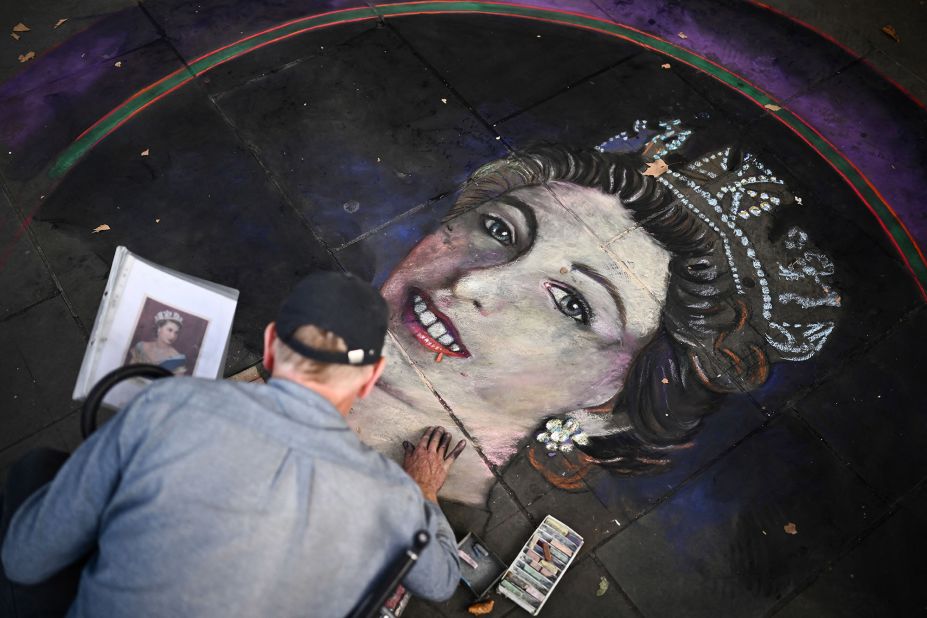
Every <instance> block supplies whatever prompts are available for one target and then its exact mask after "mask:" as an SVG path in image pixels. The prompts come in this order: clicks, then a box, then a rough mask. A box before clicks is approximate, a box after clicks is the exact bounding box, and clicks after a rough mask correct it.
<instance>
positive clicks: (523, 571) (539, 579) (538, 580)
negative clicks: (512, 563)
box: [515, 565, 550, 591]
mask: <svg viewBox="0 0 927 618" xmlns="http://www.w3.org/2000/svg"><path fill="white" fill-rule="evenodd" d="M515 572H516V573H518V574H519V575H521V576H523V577H525V578H527V579H528V581H531V582H533V583H534V585H535V586H537V587H538V589H539V590H542V591H546V590H547V589H548V588H550V581H549V580H548V579H547V578H546V577H544V576H543V575H541V574H540V573H538V572H537V571H535V570H534V569H532V568H530V567H528V566H527V565H517V566H516V567H515Z"/></svg>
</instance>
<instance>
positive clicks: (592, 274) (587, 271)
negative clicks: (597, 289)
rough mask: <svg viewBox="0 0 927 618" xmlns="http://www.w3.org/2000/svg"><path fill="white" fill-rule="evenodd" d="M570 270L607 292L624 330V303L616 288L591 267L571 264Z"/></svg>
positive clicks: (625, 316) (625, 318) (625, 315)
mask: <svg viewBox="0 0 927 618" xmlns="http://www.w3.org/2000/svg"><path fill="white" fill-rule="evenodd" d="M572 268H573V270H575V271H577V272H579V273H581V274H583V275H586V276H587V277H589V278H590V279H592V280H593V281H595V282H596V283H598V284H599V285H601V286H602V287H603V288H605V291H606V292H608V295H609V296H611V297H612V300H613V301H615V307H616V308H617V309H618V316H619V318H620V319H621V328H622V329H624V328H625V325H626V320H627V314H626V313H625V309H624V301H622V300H621V294H619V293H618V288H616V287H615V285H614V284H613V283H612V282H611V281H609V279H608V278H607V277H606V276H605V275H603V274H602V273H600V272H599V271H597V270H596V269H594V268H593V267H591V266H587V265H585V264H576V263H574V264H572Z"/></svg>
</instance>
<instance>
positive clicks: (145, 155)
mask: <svg viewBox="0 0 927 618" xmlns="http://www.w3.org/2000/svg"><path fill="white" fill-rule="evenodd" d="M150 150H151V149H150V148H146V149H145V150H143V151H142V156H143V157H147V156H148V153H149V152H150Z"/></svg>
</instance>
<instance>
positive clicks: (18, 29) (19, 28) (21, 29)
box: [13, 22, 29, 32]
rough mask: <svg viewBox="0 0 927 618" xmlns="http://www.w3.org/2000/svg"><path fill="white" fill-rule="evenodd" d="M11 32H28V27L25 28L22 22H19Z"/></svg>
mask: <svg viewBox="0 0 927 618" xmlns="http://www.w3.org/2000/svg"><path fill="white" fill-rule="evenodd" d="M13 32H29V26H27V25H26V24H24V23H23V22H19V23H18V24H16V25H15V26H13Z"/></svg>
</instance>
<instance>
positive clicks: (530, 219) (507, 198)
mask: <svg viewBox="0 0 927 618" xmlns="http://www.w3.org/2000/svg"><path fill="white" fill-rule="evenodd" d="M493 201H496V202H501V203H503V204H506V205H508V206H511V207H513V208H515V209H516V210H518V211H519V212H520V213H521V216H522V217H524V218H525V224H526V225H527V226H528V236H529V238H528V241H529V242H528V243H527V244H526V246H525V251H527V250H528V248H529V247H531V246H532V245H533V244H534V239H535V237H536V236H537V231H538V219H537V217H536V216H535V215H534V209H533V208H532V207H531V206H530V205H529V204H528V203H526V202H524V201H522V200H520V199H518V198H517V197H515V196H514V195H512V194H511V193H503V194H502V195H500V196H499V197H497V198H496V199H495V200H493Z"/></svg>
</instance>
